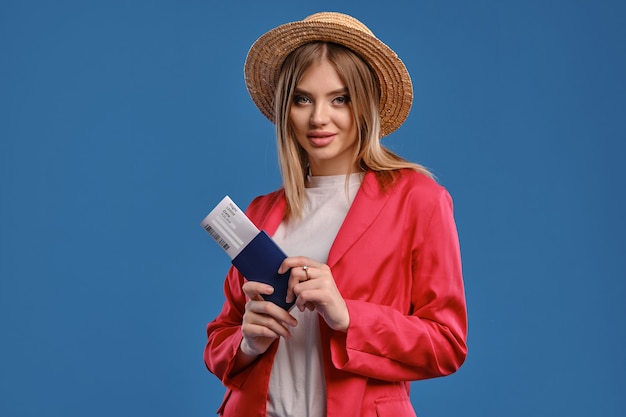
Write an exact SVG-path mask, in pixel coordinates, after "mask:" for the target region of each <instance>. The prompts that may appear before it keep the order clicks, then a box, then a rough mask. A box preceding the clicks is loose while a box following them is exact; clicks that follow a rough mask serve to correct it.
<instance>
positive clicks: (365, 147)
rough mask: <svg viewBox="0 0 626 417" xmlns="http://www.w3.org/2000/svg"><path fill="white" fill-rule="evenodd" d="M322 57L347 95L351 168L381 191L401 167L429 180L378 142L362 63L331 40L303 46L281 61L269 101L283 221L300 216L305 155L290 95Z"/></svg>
mask: <svg viewBox="0 0 626 417" xmlns="http://www.w3.org/2000/svg"><path fill="white" fill-rule="evenodd" d="M324 59H325V60H327V61H328V62H329V63H330V64H331V65H332V66H333V67H334V68H335V70H336V71H337V74H338V75H339V78H341V80H342V81H343V82H344V83H345V84H346V88H347V89H348V94H349V95H350V106H351V110H352V114H353V117H354V122H355V124H356V126H357V131H358V135H359V141H358V146H357V148H356V152H355V154H354V156H353V162H354V164H353V166H359V167H360V168H361V169H362V170H364V171H368V170H369V171H372V172H373V173H374V174H375V175H376V178H377V179H378V183H379V185H380V187H381V188H382V189H383V190H384V189H386V188H388V187H389V186H390V185H391V184H393V182H394V180H395V179H396V177H397V173H398V170H400V169H412V170H414V171H417V172H420V173H423V174H425V175H427V176H430V177H432V175H431V173H430V172H429V171H428V170H427V169H426V168H424V167H423V166H421V165H419V164H416V163H413V162H409V161H407V160H406V159H404V158H402V157H400V156H398V155H396V154H395V153H393V152H392V151H391V150H389V149H387V148H386V147H385V146H383V145H382V144H381V143H380V115H379V102H380V89H379V85H378V81H377V79H376V76H375V75H374V73H373V72H372V71H371V70H370V68H369V67H368V66H367V64H366V63H365V62H364V61H363V60H362V59H361V58H359V57H358V56H357V55H356V54H355V53H354V52H352V51H350V50H349V49H347V48H345V47H343V46H341V45H338V44H335V43H330V42H313V43H308V44H306V45H303V46H301V47H299V48H298V49H296V50H294V51H293V52H292V53H291V54H289V55H288V56H287V58H286V59H285V61H284V62H283V65H282V67H281V70H280V73H279V76H278V82H277V84H276V93H275V99H274V104H275V113H274V114H275V115H276V120H275V123H276V141H277V150H278V163H279V166H280V172H281V175H282V179H283V187H284V189H285V195H286V198H287V209H286V213H285V217H286V218H287V219H289V218H298V217H300V216H301V214H302V211H303V208H304V199H305V179H306V175H307V174H308V159H307V154H306V152H305V150H304V149H303V148H302V147H301V146H300V145H299V144H298V142H297V141H296V138H295V133H294V131H293V127H292V126H291V123H290V122H289V112H290V110H291V105H292V102H293V94H294V90H295V89H296V87H297V86H298V84H299V82H300V80H301V79H302V76H303V74H304V73H305V72H306V70H307V69H309V68H310V67H311V66H312V65H313V64H315V63H318V62H320V61H322V60H324ZM346 174H349V172H346ZM347 178H348V177H347V176H346V181H347Z"/></svg>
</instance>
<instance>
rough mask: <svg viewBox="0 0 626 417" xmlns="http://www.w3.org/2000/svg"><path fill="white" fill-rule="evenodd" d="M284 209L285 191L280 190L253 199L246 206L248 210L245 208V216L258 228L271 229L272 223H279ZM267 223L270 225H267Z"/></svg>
mask: <svg viewBox="0 0 626 417" xmlns="http://www.w3.org/2000/svg"><path fill="white" fill-rule="evenodd" d="M285 207H286V200H285V190H284V189H282V188H280V189H278V190H276V191H273V192H271V193H269V194H265V195H260V196H258V197H255V198H254V199H253V200H252V201H251V202H250V204H249V205H248V208H246V215H247V216H248V217H249V218H250V220H252V222H253V223H255V224H256V225H257V226H258V227H260V228H261V227H270V228H272V225H273V224H274V223H276V222H278V223H280V220H282V217H283V215H284V213H285ZM268 222H269V223H270V225H267V223H268ZM277 225H278V224H276V227H277Z"/></svg>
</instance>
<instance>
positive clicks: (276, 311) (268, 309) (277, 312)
mask: <svg viewBox="0 0 626 417" xmlns="http://www.w3.org/2000/svg"><path fill="white" fill-rule="evenodd" d="M246 311H247V312H248V311H249V312H252V313H255V314H256V316H258V317H263V318H265V317H267V318H271V319H273V320H275V321H276V322H279V323H283V324H284V325H285V326H292V327H293V326H296V325H297V324H298V320H296V318H295V317H293V316H292V315H291V314H289V313H288V312H287V311H286V310H284V309H283V308H281V307H278V306H277V305H276V304H274V303H272V302H269V301H264V300H260V301H255V300H254V301H249V302H248V303H247V304H246ZM255 319H256V321H257V322H260V321H263V320H264V319H263V320H261V319H258V318H256V317H254V318H251V320H255Z"/></svg>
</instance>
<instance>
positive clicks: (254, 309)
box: [240, 281, 298, 357]
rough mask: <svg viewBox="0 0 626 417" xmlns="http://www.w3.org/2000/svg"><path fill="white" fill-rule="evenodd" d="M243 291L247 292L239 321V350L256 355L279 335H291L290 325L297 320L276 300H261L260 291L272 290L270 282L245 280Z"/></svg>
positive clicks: (268, 292)
mask: <svg viewBox="0 0 626 417" xmlns="http://www.w3.org/2000/svg"><path fill="white" fill-rule="evenodd" d="M242 289H243V292H244V293H245V294H246V295H247V296H248V298H249V300H248V302H247V303H246V311H245V313H244V315H243V321H242V324H241V333H242V335H243V339H242V341H241V345H240V349H241V351H242V352H243V353H244V354H245V355H247V356H249V357H256V356H258V355H260V354H262V353H264V352H265V351H266V350H267V349H268V348H269V347H270V345H271V344H272V342H273V341H274V340H276V339H278V338H279V337H281V336H282V337H286V338H288V337H291V333H290V331H289V326H292V327H293V326H296V325H297V324H298V322H297V320H296V319H295V318H294V317H293V316H292V315H291V314H289V313H288V312H287V311H285V310H284V309H282V308H281V307H278V306H277V305H276V304H274V303H271V302H269V301H265V300H263V297H262V296H261V295H262V294H271V293H272V292H274V288H272V286H270V285H267V284H263V283H260V282H254V281H248V282H246V283H245V284H243V287H242Z"/></svg>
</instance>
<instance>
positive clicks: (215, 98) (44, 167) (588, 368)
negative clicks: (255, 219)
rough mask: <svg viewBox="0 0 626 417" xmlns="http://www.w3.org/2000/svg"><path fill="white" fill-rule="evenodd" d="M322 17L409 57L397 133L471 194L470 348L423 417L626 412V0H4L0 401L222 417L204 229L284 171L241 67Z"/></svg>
mask: <svg viewBox="0 0 626 417" xmlns="http://www.w3.org/2000/svg"><path fill="white" fill-rule="evenodd" d="M321 10H337V11H343V12H347V13H349V14H352V15H354V16H355V17H357V18H359V19H360V20H362V21H363V22H364V23H366V24H367V25H368V26H369V27H370V28H371V29H372V30H373V31H374V33H375V34H377V35H378V36H379V37H380V38H381V39H382V40H383V41H384V42H386V43H387V44H388V45H390V46H391V47H392V48H393V49H395V50H396V52H397V53H398V54H399V55H400V57H401V58H402V59H403V60H404V61H405V63H406V65H407V67H408V68H409V71H410V72H411V74H412V77H413V82H414V88H415V101H414V105H413V108H412V111H411V114H410V116H409V119H408V121H407V122H406V124H405V125H404V126H403V127H402V128H401V129H400V130H399V131H397V132H396V133H394V134H393V135H391V136H390V137H388V138H386V139H385V140H384V141H385V144H387V145H388V146H389V147H391V148H392V149H393V150H394V151H396V152H398V153H400V154H402V155H403V156H405V157H407V158H409V159H412V160H414V161H417V162H420V163H422V164H424V165H426V166H427V167H429V168H430V169H432V170H433V171H434V173H435V174H436V175H437V177H438V179H439V181H440V182H441V183H442V184H443V185H444V186H446V187H447V188H448V189H449V191H450V192H451V194H452V196H453V198H454V201H455V210H456V218H457V222H458V229H459V235H460V239H461V246H462V253H463V260H464V273H465V281H466V287H467V300H468V308H469V318H470V333H469V340H468V343H469V349H470V350H469V356H468V359H467V362H466V363H465V365H464V366H463V367H462V368H461V370H460V371H459V372H458V373H456V374H454V375H452V376H450V377H446V378H441V379H436V380H429V381H421V382H416V383H414V384H412V393H411V396H412V399H413V403H414V405H415V408H416V410H417V412H418V414H419V415H420V416H422V417H424V416H428V417H436V416H441V417H443V416H454V415H469V416H481V417H482V416H528V415H533V416H555V415H568V416H585V417H586V416H590V415H602V416H624V415H625V414H626V399H625V398H626V397H625V396H624V392H626V391H625V388H626V384H625V383H624V380H623V373H624V371H625V370H626V359H625V355H624V347H623V346H624V342H625V336H626V326H625V325H624V318H625V317H626V314H625V313H626V307H625V303H624V298H625V296H626V284H625V281H626V279H625V278H626V272H625V271H626V260H625V259H626V257H625V256H624V252H625V249H626V247H625V246H626V245H625V244H624V240H623V238H624V236H625V235H626V221H625V220H624V219H625V216H624V213H625V212H626V204H625V202H624V193H625V190H626V175H625V174H624V171H623V160H624V157H625V156H626V146H625V144H624V141H625V139H626V127H625V119H626V77H625V75H624V74H626V53H625V48H624V45H625V44H626V26H625V25H624V16H625V14H626V2H623V1H608V0H607V1H593V0H587V1H583V0H580V1H573V0H572V1H566V0H553V1H545V0H544V1H532V0H531V1H498V0H483V1H472V2H469V1H445V2H443V1H440V2H436V1H422V0H417V1H405V2H401V1H397V0H389V1H386V2H384V3H383V4H381V3H379V2H362V1H356V0H354V1H344V2H337V1H316V2H294V1H247V2H246V1H232V2H226V1H224V2H212V1H199V0H197V1H192V0H189V1H165V0H162V1H156V0H145V1H114V0H109V1H78V0H76V1H54V2H53V1H29V0H4V1H3V2H2V3H1V4H0V221H1V222H2V224H1V227H0V340H1V343H0V358H1V360H0V415H2V416H11V417H18V416H28V417H30V416H66V417H73V416H109V415H117V416H148V415H150V416H168V417H169V416H189V417H191V416H206V415H213V414H214V411H215V410H216V409H217V407H218V405H219V403H220V401H221V397H222V395H223V392H224V390H223V387H222V386H221V384H220V382H219V381H218V380H217V378H215V377H214V376H213V375H212V374H210V373H209V372H208V371H206V369H205V366H204V364H203V362H202V351H203V348H204V343H205V341H206V334H205V326H206V324H207V322H208V321H210V320H211V319H212V318H213V317H214V316H215V315H216V314H217V313H218V312H219V310H220V308H221V304H222V300H223V295H222V281H223V277H224V274H225V272H226V270H227V268H228V266H229V260H228V258H227V256H226V255H225V254H224V253H223V252H222V251H221V250H220V249H219V247H218V246H217V245H216V244H215V243H214V242H213V241H212V240H211V239H210V237H209V236H208V235H207V234H206V232H205V231H204V230H202V228H201V227H200V225H199V223H200V220H201V219H202V218H203V217H204V216H205V215H206V214H207V213H208V211H209V210H210V209H211V208H212V207H213V206H214V205H215V204H216V203H217V202H218V201H219V200H220V199H221V198H222V197H223V196H224V195H225V194H229V195H230V196H231V197H232V198H233V199H234V200H235V201H236V202H237V203H238V204H239V205H241V206H246V205H247V204H248V203H249V202H250V200H251V199H252V198H253V197H254V196H256V195H258V194H262V193H266V192H268V191H271V190H273V189H275V188H276V187H278V186H279V183H280V179H279V176H278V170H277V165H276V157H275V147H274V142H273V126H272V125H271V124H270V123H269V122H268V121H267V120H265V119H264V118H263V116H262V115H261V114H260V113H259V112H258V111H257V109H256V108H255V107H254V105H253V104H252V102H251V101H250V99H249V97H248V94H247V91H246V89H245V85H244V81H243V62H244V60H245V56H246V53H247V51H248V48H249V47H250V45H251V44H252V43H253V42H254V40H255V39H256V38H257V37H258V36H259V35H261V34H262V33H264V32H265V31H267V30H269V29H270V28H273V27H275V26H277V25H279V24H282V23H285V22H288V21H293V20H300V19H302V18H304V17H305V16H307V15H309V14H311V13H314V12H316V11H321Z"/></svg>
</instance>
